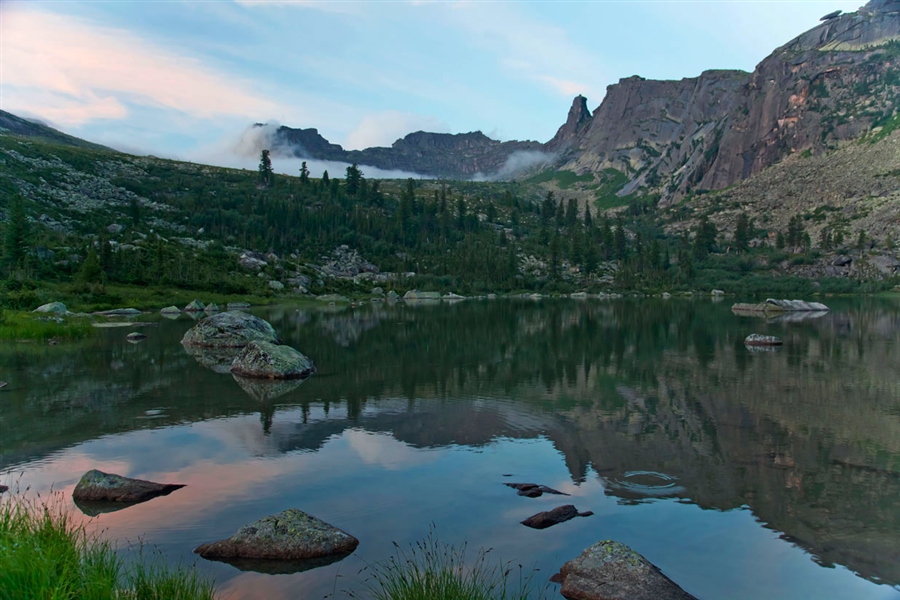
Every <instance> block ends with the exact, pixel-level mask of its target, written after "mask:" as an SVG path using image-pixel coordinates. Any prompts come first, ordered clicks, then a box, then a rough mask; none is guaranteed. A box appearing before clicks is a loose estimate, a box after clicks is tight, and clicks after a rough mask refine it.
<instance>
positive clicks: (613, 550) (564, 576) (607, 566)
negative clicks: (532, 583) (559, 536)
mask: <svg viewBox="0 0 900 600" xmlns="http://www.w3.org/2000/svg"><path fill="white" fill-rule="evenodd" d="M551 581H554V582H556V583H559V584H562V589H560V593H561V594H562V595H563V597H565V598H568V599H569V600H696V598H694V596H692V595H690V594H688V593H687V592H685V591H684V590H683V589H681V588H680V587H679V586H678V584H676V583H675V582H674V581H672V580H671V579H669V578H668V577H666V576H665V575H663V573H662V571H660V570H659V568H657V567H656V566H655V565H653V564H651V563H650V562H649V561H648V560H647V559H646V558H644V557H643V556H641V555H640V554H638V553H637V552H635V551H634V550H632V549H631V548H629V547H628V546H626V545H625V544H620V543H619V542H613V541H610V540H607V541H603V542H597V543H596V544H594V545H593V546H591V547H590V548H588V549H586V550H585V551H584V552H582V553H581V556H579V557H578V558H576V559H575V560H570V561H569V562H567V563H566V564H564V565H563V566H562V568H561V569H560V570H559V573H557V574H556V575H554V576H553V577H552V578H551Z"/></svg>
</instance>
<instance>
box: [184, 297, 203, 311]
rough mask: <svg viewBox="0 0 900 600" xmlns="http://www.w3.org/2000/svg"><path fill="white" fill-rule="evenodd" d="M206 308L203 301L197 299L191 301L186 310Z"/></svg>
mask: <svg viewBox="0 0 900 600" xmlns="http://www.w3.org/2000/svg"><path fill="white" fill-rule="evenodd" d="M204 308H206V307H205V306H203V303H202V302H200V301H199V300H197V299H194V300H192V301H191V303H190V304H188V305H187V306H185V307H184V312H203V309H204Z"/></svg>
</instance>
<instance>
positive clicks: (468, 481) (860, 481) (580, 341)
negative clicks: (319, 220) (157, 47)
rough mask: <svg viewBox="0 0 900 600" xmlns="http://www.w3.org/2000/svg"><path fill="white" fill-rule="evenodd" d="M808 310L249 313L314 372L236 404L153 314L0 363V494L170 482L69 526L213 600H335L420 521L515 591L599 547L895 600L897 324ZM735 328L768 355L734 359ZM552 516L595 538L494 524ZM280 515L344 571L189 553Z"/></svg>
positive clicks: (569, 529) (223, 377) (679, 577)
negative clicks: (311, 531) (543, 489)
mask: <svg viewBox="0 0 900 600" xmlns="http://www.w3.org/2000/svg"><path fill="white" fill-rule="evenodd" d="M829 304H831V305H832V307H833V310H832V311H831V312H830V313H829V314H827V315H824V316H818V317H816V318H810V319H805V320H803V319H799V320H798V319H791V320H775V321H765V320H763V319H758V318H748V317H738V316H735V315H733V314H732V313H731V311H730V309H729V306H728V305H727V304H725V303H712V302H710V301H708V300H693V301H685V300H680V301H675V300H669V301H651V300H646V301H641V302H624V301H623V302H616V303H610V302H601V301H591V302H576V301H544V302H526V301H521V302H519V301H498V302H486V301H484V302H479V301H466V302H461V303H456V304H452V305H447V304H444V305H438V306H428V305H421V306H405V305H398V306H386V305H381V304H373V305H370V306H364V307H360V308H349V307H347V308H340V307H337V308H335V307H330V308H323V309H318V310H313V309H300V310H298V309H296V308H283V307H282V308H266V309H261V310H256V311H254V312H255V313H256V314H258V315H260V316H262V317H264V318H266V319H268V320H269V321H270V322H271V323H272V324H273V326H274V327H275V328H276V330H277V331H278V332H279V334H280V335H281V336H282V337H283V338H284V339H285V341H286V342H287V343H289V344H291V345H293V346H294V347H296V348H298V349H300V350H301V351H303V352H304V353H305V354H307V355H309V356H310V357H311V358H312V359H313V360H314V361H315V363H316V365H317V366H318V369H319V372H318V373H317V374H316V375H315V376H314V377H312V378H311V379H309V380H307V381H306V382H304V383H302V384H299V385H296V384H287V385H276V386H262V385H259V384H255V385H253V384H247V383H246V382H239V381H236V380H235V379H234V378H232V377H231V375H229V374H227V373H222V372H221V371H222V369H217V368H215V362H214V361H207V360H204V359H203V357H198V358H195V357H192V356H190V355H189V354H187V353H186V352H185V351H184V350H183V349H182V347H181V345H180V344H179V340H180V339H181V336H182V335H183V334H184V332H185V331H186V330H187V329H188V328H189V327H191V325H192V324H193V321H192V320H191V319H189V318H188V317H186V316H182V317H180V318H179V319H177V320H167V319H161V318H158V317H155V316H154V317H152V320H153V321H154V323H158V324H157V325H155V326H152V327H148V328H145V329H143V331H144V332H145V333H147V334H148V336H149V337H148V338H147V339H146V340H144V341H143V342H141V343H139V344H131V343H128V342H126V340H125V335H126V334H127V333H128V332H129V331H131V329H129V328H121V329H118V328H117V329H106V330H102V331H101V332H100V333H99V336H98V337H97V338H96V339H92V340H89V341H86V342H80V343H76V344H62V345H59V346H54V347H46V346H42V345H35V344H10V343H7V344H3V345H0V380H4V381H7V382H9V385H8V386H7V387H6V388H4V389H2V390H0V482H2V483H5V484H9V485H12V486H13V487H17V488H18V489H20V490H21V489H24V488H28V493H30V494H33V493H37V492H40V493H42V495H46V494H47V493H49V492H50V491H51V490H55V491H56V492H58V493H59V494H61V496H62V500H61V501H64V502H66V503H67V504H71V491H72V489H73V487H74V486H75V483H76V482H77V481H78V479H79V477H80V476H81V475H82V474H83V473H84V472H85V471H87V470H88V469H91V468H99V469H101V470H104V471H111V472H115V473H119V474H122V475H128V476H131V477H139V478H143V479H151V480H154V481H161V482H171V483H184V484H187V487H185V488H183V489H181V490H178V491H176V492H174V493H173V494H171V495H170V496H166V497H163V498H157V499H155V500H152V501H150V502H147V503H144V504H140V505H136V506H131V507H128V508H126V509H124V510H120V511H117V512H111V513H105V514H100V515H99V516H95V517H89V516H87V515H82V513H81V512H76V514H78V515H80V517H79V518H82V519H83V520H84V521H85V522H86V523H88V524H89V526H90V527H92V528H94V527H96V528H97V529H98V530H99V531H101V532H102V535H104V536H106V537H108V538H110V539H114V540H117V541H118V543H119V544H120V546H122V547H126V548H134V546H129V544H135V543H137V542H140V541H142V542H144V544H145V545H147V544H150V545H152V546H155V547H156V548H158V549H159V550H160V551H161V552H162V553H163V556H165V559H166V560H169V561H171V562H173V563H177V562H182V563H186V564H191V563H193V562H197V565H198V567H199V568H200V569H201V570H202V571H203V572H204V573H207V574H209V575H211V576H213V577H215V579H216V581H217V582H218V585H219V588H220V589H221V590H222V591H223V592H224V593H225V594H224V597H226V598H261V599H262V598H264V599H266V600H278V599H281V598H285V599H287V598H307V599H318V598H323V597H325V596H327V595H333V596H334V597H335V598H342V597H346V591H347V590H356V591H357V592H360V591H362V590H363V589H364V585H365V582H364V580H365V577H366V574H365V573H364V572H363V573H360V570H361V569H362V568H363V567H364V566H365V565H366V564H367V563H370V562H374V561H378V560H381V559H383V558H385V557H387V556H388V555H390V553H391V551H392V550H393V546H392V542H397V543H398V544H400V545H401V546H402V545H405V544H408V543H411V542H415V541H417V540H420V539H422V538H423V537H424V536H425V535H427V533H428V531H429V528H430V527H432V526H433V527H434V528H435V529H436V531H437V533H438V535H439V536H440V538H441V539H442V540H444V541H447V542H453V543H461V542H463V541H468V544H469V546H470V547H474V548H479V547H485V548H493V550H492V552H491V554H492V555H496V556H497V558H498V559H502V560H504V561H505V560H512V561H514V562H515V564H518V563H521V564H522V565H523V566H525V567H526V568H529V569H530V568H537V569H539V572H538V579H539V580H540V581H541V582H543V581H545V580H546V579H547V578H549V577H550V575H551V574H552V573H554V572H555V571H556V570H557V569H558V568H559V567H560V565H562V563H564V562H565V561H567V560H569V559H572V558H574V557H576V556H577V555H578V554H580V552H581V550H583V549H584V548H586V547H587V546H589V545H591V544H593V543H594V542H596V541H598V540H603V539H614V540H618V541H621V542H624V543H626V544H628V545H630V546H632V547H633V548H634V549H635V550H637V551H638V552H640V553H642V554H644V555H645V556H646V557H647V558H648V559H649V560H651V561H652V562H654V563H655V564H657V565H658V566H659V567H660V568H662V569H663V571H664V572H665V573H666V574H667V575H669V576H670V577H671V578H672V579H674V580H675V581H676V582H678V583H679V584H680V585H681V586H682V587H684V588H685V589H687V590H688V591H690V592H691V593H693V594H695V595H696V596H698V597H699V598H748V599H749V598H785V599H787V598H791V599H793V598H848V599H851V598H852V599H856V598H893V599H896V598H900V342H898V340H900V306H898V304H897V303H894V302H890V301H886V300H885V301H881V300H874V299H872V300H856V301H850V300H833V301H831V302H829ZM753 332H758V333H765V334H773V335H778V336H780V337H782V338H783V339H784V342H785V345H784V347H783V348H781V349H779V350H777V351H775V352H759V353H756V352H750V351H749V350H748V349H747V348H745V347H744V345H743V343H742V340H743V338H744V337H745V336H746V335H748V334H750V333H753ZM211 367H212V368H211ZM506 482H534V483H538V484H544V485H548V486H550V487H553V488H556V489H557V490H560V491H563V492H566V493H568V494H571V498H566V497H561V496H550V495H544V496H542V497H540V498H524V497H520V496H517V495H516V493H515V491H514V490H512V489H510V488H508V487H506V486H504V485H502V484H503V483H506ZM567 503H572V504H575V506H576V507H577V508H578V510H580V511H588V510H590V511H593V512H594V515H593V516H591V517H587V518H579V519H575V520H573V521H569V522H567V523H563V524H561V525H558V526H556V527H553V528H550V529H545V530H532V529H529V528H527V527H524V526H522V525H520V524H519V521H521V520H522V519H525V518H527V517H528V516H530V515H532V514H534V513H536V512H539V511H541V510H549V509H550V508H553V507H555V506H558V505H561V504H567ZM287 508H299V509H301V510H304V511H307V512H309V513H312V514H313V515H316V516H318V517H320V518H322V519H324V520H326V521H328V522H330V523H332V524H334V525H336V526H338V527H340V528H342V529H344V530H346V531H348V532H350V533H352V534H353V535H355V536H356V537H358V538H359V539H360V541H361V543H360V546H359V548H358V549H357V551H356V553H355V554H354V555H352V556H351V557H349V558H347V559H345V560H344V561H342V562H339V563H335V564H332V565H328V566H324V567H321V568H317V569H313V570H309V571H306V572H302V573H295V574H280V575H272V574H264V573H258V572H254V571H241V570H239V569H237V568H235V567H232V566H230V565H227V564H223V563H215V562H208V561H205V560H202V559H197V558H196V556H195V555H193V554H192V553H191V550H192V549H193V548H194V547H196V546H197V545H199V544H200V543H203V542H208V541H213V540H216V539H220V538H223V537H227V536H229V535H231V534H232V533H233V532H234V531H235V530H236V529H237V528H238V527H240V526H241V525H243V524H245V523H248V522H251V521H254V520H256V519H258V518H261V517H263V516H266V515H269V514H273V513H275V512H279V511H281V510H284V509H287ZM73 510H75V511H78V509H77V507H74V505H73ZM145 551H146V550H145ZM130 552H135V550H133V549H132V550H130ZM547 597H548V598H554V597H559V596H558V587H557V586H555V585H552V584H549V587H548V588H547Z"/></svg>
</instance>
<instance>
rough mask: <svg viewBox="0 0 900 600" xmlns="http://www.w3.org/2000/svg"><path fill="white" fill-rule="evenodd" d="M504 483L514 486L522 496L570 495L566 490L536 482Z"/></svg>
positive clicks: (507, 485)
mask: <svg viewBox="0 0 900 600" xmlns="http://www.w3.org/2000/svg"><path fill="white" fill-rule="evenodd" d="M503 485H505V486H506V487H511V488H513V489H514V490H516V491H517V492H518V493H519V495H520V496H525V497H526V498H539V497H541V496H543V495H544V494H555V495H557V496H568V495H569V494H566V493H564V492H560V491H558V490H554V489H553V488H551V487H547V486H546V485H538V484H536V483H504V484H503Z"/></svg>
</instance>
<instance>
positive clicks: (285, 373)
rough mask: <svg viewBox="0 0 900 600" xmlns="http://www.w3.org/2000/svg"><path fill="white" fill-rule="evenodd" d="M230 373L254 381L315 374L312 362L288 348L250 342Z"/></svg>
mask: <svg viewBox="0 0 900 600" xmlns="http://www.w3.org/2000/svg"><path fill="white" fill-rule="evenodd" d="M231 372H232V373H233V374H235V375H238V376H240V377H252V378H255V379H303V378H306V377H309V376H310V375H312V374H313V373H315V372H316V367H315V365H313V362H312V361H311V360H310V359H309V358H308V357H306V356H305V355H303V353H302V352H299V351H297V350H295V349H293V348H291V347H290V346H279V345H277V344H272V343H270V342H250V343H249V344H247V345H246V346H245V347H244V349H243V351H242V352H241V353H240V354H238V355H237V356H236V357H235V359H234V362H233V363H232V364H231Z"/></svg>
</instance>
